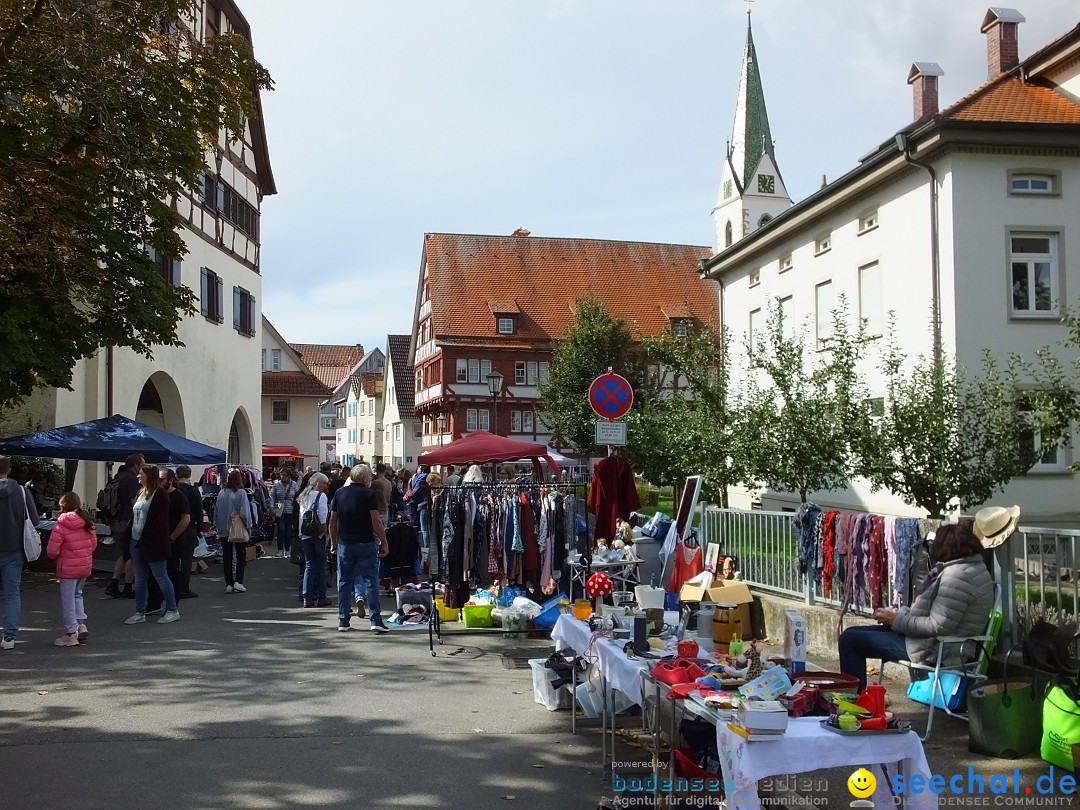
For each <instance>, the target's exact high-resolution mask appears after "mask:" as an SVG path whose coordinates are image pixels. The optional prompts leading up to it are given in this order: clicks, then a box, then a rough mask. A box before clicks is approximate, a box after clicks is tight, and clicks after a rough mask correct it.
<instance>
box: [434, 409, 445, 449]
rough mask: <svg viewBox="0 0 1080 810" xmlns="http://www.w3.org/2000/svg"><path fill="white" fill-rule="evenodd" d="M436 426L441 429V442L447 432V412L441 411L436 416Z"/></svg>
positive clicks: (440, 442)
mask: <svg viewBox="0 0 1080 810" xmlns="http://www.w3.org/2000/svg"><path fill="white" fill-rule="evenodd" d="M435 427H436V429H437V430H438V431H439V444H442V443H443V434H444V433H446V414H445V413H440V414H439V415H438V416H436V417H435Z"/></svg>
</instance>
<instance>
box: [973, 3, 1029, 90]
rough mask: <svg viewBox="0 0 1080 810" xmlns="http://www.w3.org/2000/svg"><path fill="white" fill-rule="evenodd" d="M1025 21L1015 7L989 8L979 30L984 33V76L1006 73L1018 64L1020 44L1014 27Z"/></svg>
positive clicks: (990, 77)
mask: <svg viewBox="0 0 1080 810" xmlns="http://www.w3.org/2000/svg"><path fill="white" fill-rule="evenodd" d="M1022 22H1026V20H1025V19H1024V15H1023V14H1021V13H1020V12H1019V11H1017V10H1016V9H1015V8H990V9H987V11H986V16H985V17H983V21H982V28H981V29H979V30H981V31H982V32H983V33H984V34H986V78H988V79H993V78H994V77H995V76H1000V75H1001V74H1002V73H1008V72H1009V71H1010V70H1012V69H1013V68H1014V67H1016V66H1017V65H1019V64H1020V44H1019V41H1018V39H1017V36H1016V28H1017V26H1019V25H1020V23H1022Z"/></svg>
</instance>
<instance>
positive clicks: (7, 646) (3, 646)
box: [0, 636, 15, 650]
mask: <svg viewBox="0 0 1080 810" xmlns="http://www.w3.org/2000/svg"><path fill="white" fill-rule="evenodd" d="M14 649H15V639H13V638H8V637H7V636H4V640H3V641H0V650H14Z"/></svg>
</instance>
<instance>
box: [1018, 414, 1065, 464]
mask: <svg viewBox="0 0 1080 810" xmlns="http://www.w3.org/2000/svg"><path fill="white" fill-rule="evenodd" d="M1020 410H1021V411H1022V412H1023V411H1026V412H1028V413H1032V412H1033V411H1034V408H1033V406H1032V405H1031V404H1030V403H1021V405H1020ZM1021 436H1022V437H1023V441H1025V442H1027V443H1030V444H1031V445H1032V447H1034V448H1035V449H1036V451H1038V452H1041V453H1042V455H1041V456H1040V457H1039V460H1038V461H1036V462H1035V464H1034V465H1032V467H1031V469H1030V470H1029V472H1036V473H1037V472H1061V471H1063V470H1064V469H1065V450H1064V447H1063V446H1062V442H1061V439H1060V438H1059V439H1058V440H1057V441H1052V442H1047V443H1045V444H1044V442H1043V436H1042V433H1041V432H1040V431H1038V430H1023V431H1021Z"/></svg>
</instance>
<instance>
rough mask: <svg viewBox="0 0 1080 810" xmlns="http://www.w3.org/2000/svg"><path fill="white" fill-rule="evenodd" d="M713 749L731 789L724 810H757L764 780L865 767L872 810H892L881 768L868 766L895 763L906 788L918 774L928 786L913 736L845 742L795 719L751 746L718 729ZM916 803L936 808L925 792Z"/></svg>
mask: <svg viewBox="0 0 1080 810" xmlns="http://www.w3.org/2000/svg"><path fill="white" fill-rule="evenodd" d="M716 745H717V749H718V750H719V752H720V765H721V769H722V770H723V773H724V780H725V782H728V784H733V788H734V789H733V790H732V789H729V790H728V810H760V806H761V805H760V802H759V800H758V795H757V782H758V780H759V779H765V778H766V777H769V776H780V775H783V774H789V773H806V772H807V771H816V770H821V769H823V768H846V767H850V768H851V770H852V771H855V770H857V769H858V768H862V767H867V768H870V770H871V772H872V773H873V774H874V777H875V778H876V779H877V790H876V791H875V792H874V797H873V798H874V806H875V807H877V808H886V807H893V806H894V805H893V802H892V795H891V793H890V792H889V786H888V784H886V781H885V775H884V774H883V773H882V772H881V769H880V768H875V767H872V766H875V765H878V764H886V765H895V764H897V763H899V765H900V767H901V768H902V769H903V770H902V773H903V774H904V781H905V783H906V782H908V781H910V780H911V777H912V776H914V775H915V774H921V775H922V776H923V778H924V779H927V780H928V779H929V778H930V766H929V765H928V764H927V762H926V753H925V752H924V751H923V747H922V742H921V741H920V740H919V735H917V734H916V733H915V732H914V731H909V732H908V733H907V734H882V735H881V736H875V737H870V736H855V737H845V736H842V735H840V734H833V733H832V732H831V731H826V730H825V729H823V728H822V727H821V719H820V718H813V717H800V718H792V719H791V720H790V721H789V722H788V730H787V733H786V734H785V735H784V736H783V737H781V738H780V739H778V740H775V741H774V740H764V741H754V742H750V741H748V740H745V739H743V738H742V737H741V736H739V735H738V734H736V733H735V732H733V731H731V730H730V729H729V728H728V727H727V724H726V723H718V724H717V728H716ZM890 773H897V771H896V770H891V771H890ZM728 780H733V782H729V781H728ZM853 798H854V797H853ZM919 801H920V804H919V806H920V807H933V806H936V804H937V796H936V795H935V794H933V793H931V792H929V791H926V792H925V793H923V794H920V795H919Z"/></svg>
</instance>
